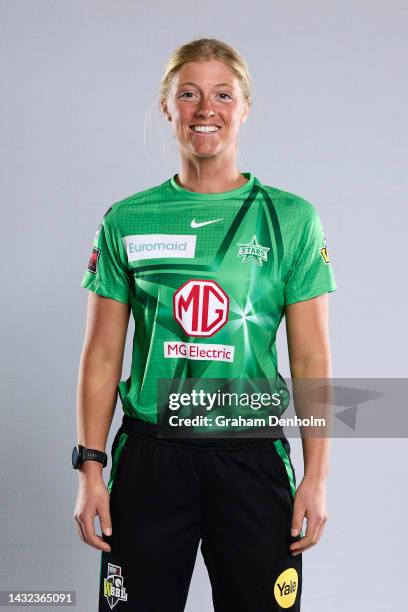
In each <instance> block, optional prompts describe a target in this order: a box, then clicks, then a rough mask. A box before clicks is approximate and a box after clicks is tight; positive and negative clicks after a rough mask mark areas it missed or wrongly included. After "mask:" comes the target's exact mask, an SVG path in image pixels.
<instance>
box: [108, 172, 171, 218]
mask: <svg viewBox="0 0 408 612" xmlns="http://www.w3.org/2000/svg"><path fill="white" fill-rule="evenodd" d="M168 188H169V179H167V180H166V181H164V182H163V183H160V184H159V185H154V186H153V187H148V188H147V189H143V190H142V191H137V192H136V193H133V194H131V195H128V196H125V197H124V198H121V199H120V200H117V201H115V202H114V203H113V204H111V205H110V206H109V208H108V209H107V210H106V211H105V213H104V214H103V221H104V222H106V221H109V222H114V221H115V219H120V218H121V217H122V216H123V215H126V213H127V212H128V211H129V210H130V209H135V207H137V206H138V205H139V204H143V203H145V202H152V201H159V200H160V199H161V198H162V197H163V195H164V194H165V193H166V192H167V190H168Z"/></svg>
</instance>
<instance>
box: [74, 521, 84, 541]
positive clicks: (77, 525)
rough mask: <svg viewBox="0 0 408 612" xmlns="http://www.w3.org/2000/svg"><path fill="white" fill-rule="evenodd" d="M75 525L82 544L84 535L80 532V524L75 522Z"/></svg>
mask: <svg viewBox="0 0 408 612" xmlns="http://www.w3.org/2000/svg"><path fill="white" fill-rule="evenodd" d="M75 525H76V527H77V529H78V533H79V537H80V538H81V540H82V542H85V536H84V533H83V531H82V527H81V524H80V523H79V522H78V521H75Z"/></svg>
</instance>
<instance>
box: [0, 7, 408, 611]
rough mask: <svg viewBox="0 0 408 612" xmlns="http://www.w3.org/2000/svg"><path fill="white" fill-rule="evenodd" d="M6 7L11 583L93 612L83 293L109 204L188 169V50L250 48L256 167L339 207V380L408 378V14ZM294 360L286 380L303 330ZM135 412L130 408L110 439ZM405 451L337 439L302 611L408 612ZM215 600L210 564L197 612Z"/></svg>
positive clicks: (196, 586)
mask: <svg viewBox="0 0 408 612" xmlns="http://www.w3.org/2000/svg"><path fill="white" fill-rule="evenodd" d="M0 6H1V14H0V23H1V26H0V28H1V36H0V45H1V86H2V87H1V89H2V95H1V97H0V104H1V117H2V138H1V141H2V147H1V153H0V154H1V168H2V171H3V173H2V174H3V176H2V180H1V182H0V190H1V203H2V210H3V212H2V220H3V223H2V224H1V231H2V239H1V246H2V250H3V255H2V261H3V263H4V264H5V265H3V283H2V284H3V298H2V307H3V308H2V309H3V316H2V321H1V328H2V347H3V349H4V350H3V352H2V355H3V357H2V364H1V365H2V373H3V377H2V402H1V408H2V428H1V448H2V459H1V460H2V469H1V483H0V484H1V492H2V500H1V559H2V560H1V565H2V567H1V571H0V576H1V577H0V588H1V589H64V590H67V589H74V590H76V591H77V600H78V605H77V610H78V611H79V612H90V611H91V610H95V609H96V606H97V588H98V572H99V563H100V553H99V552H98V551H96V550H95V549H93V548H91V547H89V546H87V545H85V544H83V543H82V542H81V541H80V539H79V537H78V535H77V531H76V528H75V526H74V522H73V518H72V515H73V509H74V503H75V498H76V493H77V475H76V474H75V473H74V472H73V470H72V468H71V467H70V452H71V449H72V446H73V443H74V442H75V439H76V424H75V395H76V383H77V374H78V363H79V355H80V350H81V347H82V341H83V333H84V326H85V314H86V302H87V293H88V292H87V290H85V289H83V288H81V287H80V281H81V278H82V275H83V272H84V269H85V267H86V265H87V262H88V258H89V254H90V245H91V242H92V239H93V236H94V234H95V230H96V228H97V225H98V224H99V222H100V219H101V216H102V214H103V213H104V212H105V211H106V209H107V208H108V207H109V206H110V205H111V204H112V203H113V202H115V201H117V200H119V199H121V198H123V197H125V196H127V195H130V194H132V193H134V192H136V191H139V190H142V189H144V188H147V187H149V186H152V185H156V184H158V183H160V182H162V181H163V180H165V179H166V178H168V177H169V176H170V175H171V174H172V173H174V172H176V171H177V168H178V156H177V149H176V147H175V143H174V140H173V138H172V136H171V134H170V132H169V129H170V128H169V125H168V124H167V122H165V121H164V120H163V119H162V118H161V117H160V115H159V113H158V112H157V110H156V95H157V92H158V83H159V79H160V76H161V73H162V69H163V67H164V64H165V62H166V60H167V57H168V54H169V53H170V51H171V50H172V49H173V48H174V47H175V46H177V45H179V44H181V43H184V42H186V41H188V40H190V39H192V38H195V37H199V36H213V37H218V38H221V39H225V40H226V41H227V42H229V43H230V44H232V45H234V46H236V48H237V49H238V50H239V51H240V52H242V54H243V55H244V56H245V57H246V59H247V61H248V63H249V66H250V69H251V72H252V75H253V79H254V82H255V108H254V109H253V112H252V117H251V118H250V120H249V121H248V122H247V124H246V125H245V126H244V128H243V133H242V136H241V145H240V161H239V167H240V169H241V170H242V171H248V170H252V171H253V172H254V173H255V174H256V176H258V177H259V178H260V179H261V180H262V181H263V182H264V183H266V184H269V185H275V186H278V187H281V188H282V189H286V190H289V191H293V192H295V193H297V194H299V195H302V196H303V197H305V198H306V199H309V200H310V201H311V202H313V203H314V204H315V206H316V207H317V209H318V211H319V213H320V215H321V219H322V221H323V225H324V228H325V233H326V238H327V244H328V248H329V251H330V253H331V257H332V261H333V269H334V272H335V276H336V280H337V284H338V291H337V292H336V293H334V294H332V295H331V297H330V302H331V317H330V318H331V342H332V350H333V374H334V376H337V377H349V376H350V377H405V376H406V374H407V369H406V362H407V359H406V354H405V347H406V343H407V333H406V327H407V326H406V318H405V317H406V314H405V315H404V313H406V306H407V290H406V267H405V265H404V264H405V246H406V225H407V213H406V193H407V173H406V149H407V129H406V108H407V96H406V93H407V85H406V78H405V76H406V75H405V72H404V71H405V67H406V61H407V43H406V31H407V30H406V28H407V11H408V9H407V4H406V2H405V1H404V0H400V1H397V0H387V1H385V0H382V1H379V0H353V2H346V3H344V1H340V0H335V1H332V2H326V1H323V0H320V1H317V0H314V1H313V0H312V1H309V2H307V3H306V2H303V1H301V0H298V1H289V2H285V3H283V2H274V1H271V0H263V1H262V0H253V1H252V2H250V3H246V2H245V3H244V2H242V0H233V1H231V0H224V2H223V3H219V2H213V1H211V0H210V1H208V0H207V2H206V3H205V4H203V3H195V2H191V1H187V0H174V1H173V2H171V3H167V2H164V1H163V2H158V1H153V2H151V3H150V4H149V6H148V5H147V2H135V1H131V0H121V1H120V2H115V1H114V0H110V1H107V0H37V1H36V2H32V1H30V0H25V1H23V0H9V1H7V0H2V1H1V3H0ZM404 170H405V172H404ZM132 333H133V325H131V326H130V329H129V336H128V344H127V352H126V360H125V364H124V373H123V377H127V375H128V371H129V366H130V363H129V356H130V352H129V348H130V341H131V338H132ZM278 348H279V355H280V371H281V373H282V374H283V375H285V376H287V375H289V369H288V359H287V350H286V345H285V334H284V328H283V326H282V327H281V329H280V335H279V347H278ZM120 419H121V407H120V404H118V406H117V412H116V414H115V420H114V424H113V427H112V429H111V432H110V436H109V440H108V444H109V448H110V444H111V442H112V439H113V435H114V432H116V430H117V428H118V427H119V425H120ZM292 443H293V459H294V462H295V466H296V468H297V475H298V478H300V477H301V473H302V468H301V465H302V462H301V454H300V447H299V441H298V440H295V441H293V442H292ZM406 450H407V444H406V440H402V439H393V440H387V439H374V440H344V439H342V440H339V439H338V440H334V443H333V453H332V469H331V474H330V479H329V485H328V490H329V522H328V524H327V527H326V531H325V534H324V538H323V539H322V540H321V542H320V543H319V545H318V546H316V547H315V548H313V549H311V550H309V551H307V552H306V553H305V555H304V589H303V607H302V609H303V610H304V612H337V611H338V612H340V611H342V612H343V611H344V610H345V609H347V610H348V611H349V612H354V611H355V612H361V611H362V610H367V611H370V612H383V611H388V610H391V609H392V610H393V612H401V611H402V610H403V604H404V603H406V596H405V594H404V588H403V585H404V584H405V571H404V570H405V545H404V540H405V538H406V535H405V531H406V529H405V522H406V516H405V512H403V510H404V508H406V507H407V501H408V500H407V495H406V490H405V488H404V486H403V480H404V479H403V476H404V474H403V469H404V468H403V466H404V464H406ZM106 474H107V472H106V471H105V475H106ZM212 609H213V608H212V604H211V592H210V586H209V580H208V577H207V573H206V570H205V567H204V564H203V561H202V558H201V555H200V554H199V555H198V558H197V564H196V568H195V572H194V576H193V580H192V584H191V589H190V594H189V599H188V604H187V608H186V610H187V611H188V612H209V611H211V610H212ZM404 609H405V607H404Z"/></svg>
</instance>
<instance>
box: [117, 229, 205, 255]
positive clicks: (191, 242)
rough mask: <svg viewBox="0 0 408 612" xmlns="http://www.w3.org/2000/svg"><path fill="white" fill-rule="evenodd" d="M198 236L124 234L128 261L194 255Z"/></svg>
mask: <svg viewBox="0 0 408 612" xmlns="http://www.w3.org/2000/svg"><path fill="white" fill-rule="evenodd" d="M196 238H197V236H192V235H190V234H133V235H131V236H124V238H123V244H124V246H125V249H126V253H127V257H128V261H137V260H139V259H157V258H164V257H194V255H195V246H196Z"/></svg>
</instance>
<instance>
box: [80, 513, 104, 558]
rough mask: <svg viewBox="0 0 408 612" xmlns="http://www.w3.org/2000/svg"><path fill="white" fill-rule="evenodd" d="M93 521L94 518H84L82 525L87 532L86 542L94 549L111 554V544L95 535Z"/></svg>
mask: <svg viewBox="0 0 408 612" xmlns="http://www.w3.org/2000/svg"><path fill="white" fill-rule="evenodd" d="M93 519H94V517H93V516H89V515H88V516H86V517H83V518H82V523H83V526H84V531H85V542H86V543H87V544H89V546H92V547H93V548H97V549H98V550H104V551H106V552H110V550H111V548H110V546H109V544H108V543H107V542H104V540H103V539H102V538H101V537H100V536H98V535H97V534H96V533H95V528H94V522H93Z"/></svg>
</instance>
